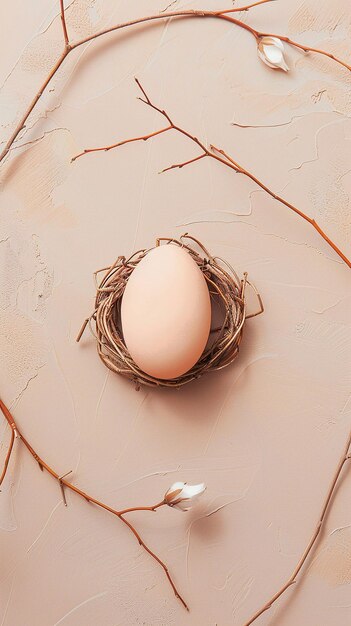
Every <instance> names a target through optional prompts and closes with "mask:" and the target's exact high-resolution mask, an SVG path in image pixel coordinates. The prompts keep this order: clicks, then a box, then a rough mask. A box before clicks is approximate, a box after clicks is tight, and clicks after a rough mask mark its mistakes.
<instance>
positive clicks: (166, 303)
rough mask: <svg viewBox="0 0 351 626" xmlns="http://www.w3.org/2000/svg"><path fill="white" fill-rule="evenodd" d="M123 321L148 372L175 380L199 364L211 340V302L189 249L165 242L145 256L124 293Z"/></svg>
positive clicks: (129, 341) (131, 344) (136, 358)
mask: <svg viewBox="0 0 351 626" xmlns="http://www.w3.org/2000/svg"><path fill="white" fill-rule="evenodd" d="M121 322H122V329H123V336H124V341H125V343H126V346H127V348H128V350H129V352H130V354H131V356H132V358H133V360H134V361H135V363H136V364H137V365H138V366H139V367H140V369H142V370H143V371H144V372H146V373H147V374H150V375H151V376H154V377H155V378H161V379H172V378H177V377H178V376H181V375H182V374H184V373H185V372H187V371H188V370H189V369H191V368H192V367H193V365H195V363H196V362H197V361H198V360H199V358H200V356H201V354H202V352H203V351H204V348H205V346H206V343H207V340H208V336H209V332H210V325H211V302H210V294H209V290H208V287H207V283H206V280H205V278H204V276H203V274H202V272H201V270H200V269H199V267H198V266H197V264H196V263H195V261H194V260H193V259H192V258H191V256H190V254H189V253H188V252H187V251H186V250H185V249H183V248H180V247H179V246H177V245H175V244H167V245H161V246H158V247H156V248H154V249H153V250H151V251H150V252H149V253H148V254H147V255H146V256H145V258H144V259H142V260H141V261H140V263H139V264H138V265H137V266H136V268H135V270H134V271H133V273H132V274H131V275H130V277H129V280H128V283H127V286H126V288H125V291H124V294H123V298H122V304H121Z"/></svg>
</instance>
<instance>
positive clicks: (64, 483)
mask: <svg viewBox="0 0 351 626" xmlns="http://www.w3.org/2000/svg"><path fill="white" fill-rule="evenodd" d="M0 410H1V411H2V413H3V415H4V417H5V419H6V421H7V422H8V424H9V425H10V427H11V433H12V434H11V443H10V447H9V450H8V453H7V456H6V462H5V467H4V470H3V473H2V476H1V480H3V477H4V476H5V474H6V470H7V467H8V463H9V460H10V457H11V452H12V449H13V441H14V438H15V435H16V434H17V436H18V437H19V439H20V441H22V443H23V444H24V446H25V447H26V448H27V450H28V451H29V453H30V454H31V455H32V457H33V458H34V459H35V460H36V462H37V463H38V464H39V467H40V468H41V469H42V470H43V471H46V472H47V473H48V474H50V476H52V478H54V479H55V480H56V481H58V482H59V484H60V488H61V490H62V494H63V501H64V504H65V505H66V506H67V502H66V497H65V494H64V488H67V489H70V490H71V491H73V492H74V493H75V494H77V495H78V496H80V497H81V498H84V500H86V501H87V502H90V503H92V504H95V505H96V506H98V507H100V508H101V509H104V510H105V511H107V512H109V513H112V515H115V516H116V517H118V519H120V520H121V522H123V524H125V525H126V526H127V527H128V528H129V530H131V532H132V533H133V535H134V536H135V537H136V539H137V540H138V542H139V545H140V546H142V548H143V549H144V550H145V551H146V552H147V553H148V554H150V556H151V557H152V558H153V559H154V560H155V561H156V562H157V563H158V564H159V565H160V566H161V567H162V569H163V570H164V572H165V575H166V577H167V579H168V581H169V583H170V585H171V587H172V589H173V592H174V594H175V596H176V597H177V598H178V599H179V600H180V602H181V603H182V604H183V606H184V607H185V608H186V609H187V610H189V607H188V605H187V603H186V602H185V600H184V598H183V597H182V596H181V594H180V593H179V591H178V589H177V587H176V585H175V583H174V581H173V578H172V576H171V574H170V573H169V570H168V568H167V566H166V564H165V563H164V562H163V561H162V560H161V559H160V557H158V556H157V554H155V552H153V551H152V550H151V549H150V548H149V547H148V546H147V545H146V543H145V542H144V540H143V539H142V538H141V536H140V534H139V533H138V531H137V530H136V528H135V527H134V526H133V524H131V522H129V521H128V520H126V519H125V517H124V515H126V514H127V513H131V512H133V511H155V510H156V509H158V508H160V507H161V506H166V504H167V503H166V501H165V500H163V501H162V502H158V503H157V504H155V505H153V506H149V507H147V506H145V507H132V508H129V509H122V510H120V511H119V510H118V509H114V508H112V507H111V506H109V505H108V504H105V503H104V502H101V501H100V500H97V499H96V498H94V497H93V496H90V495H89V494H88V493H86V492H84V491H83V490H82V489H79V487H76V486H75V485H73V484H72V483H70V482H69V481H67V480H66V479H65V476H67V475H68V474H70V473H71V472H67V473H66V474H64V475H63V476H60V475H59V474H58V473H57V472H56V471H55V470H54V469H52V468H51V467H50V465H48V463H46V462H45V461H44V460H43V459H42V458H41V457H40V456H39V455H38V454H37V453H36V452H35V450H34V448H33V447H32V446H31V444H30V443H29V442H28V441H27V439H26V438H25V437H24V436H23V435H22V433H21V431H20V429H19V428H18V426H17V425H16V423H15V420H14V418H13V415H12V413H11V412H10V410H9V409H8V408H7V406H6V405H5V404H4V402H2V400H0ZM0 484H1V483H0Z"/></svg>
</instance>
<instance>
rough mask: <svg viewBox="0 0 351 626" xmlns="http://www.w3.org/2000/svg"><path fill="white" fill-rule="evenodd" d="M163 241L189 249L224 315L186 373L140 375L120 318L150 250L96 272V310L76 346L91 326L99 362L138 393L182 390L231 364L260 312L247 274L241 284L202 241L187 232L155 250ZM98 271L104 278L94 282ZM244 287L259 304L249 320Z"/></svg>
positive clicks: (231, 270) (119, 259)
mask: <svg viewBox="0 0 351 626" xmlns="http://www.w3.org/2000/svg"><path fill="white" fill-rule="evenodd" d="M184 239H190V240H192V241H193V242H195V243H196V244H197V245H198V247H199V248H200V250H201V252H203V253H204V254H205V256H203V255H201V254H200V253H199V252H197V251H196V250H194V249H193V248H192V247H191V246H190V245H189V244H185V243H184ZM161 241H165V242H166V245H167V244H175V245H178V246H180V247H182V248H184V249H185V250H187V252H188V253H189V254H190V256H191V257H192V259H193V260H194V261H195V263H196V264H197V265H198V267H199V269H200V270H201V272H202V273H203V275H204V277H205V279H206V282H207V284H208V288H209V291H210V294H211V298H212V300H217V301H218V303H219V305H220V307H221V310H222V313H223V315H222V319H221V323H220V325H219V326H217V327H215V328H211V333H210V339H209V341H208V343H207V346H206V348H205V350H204V352H203V354H202V355H201V357H200V359H199V360H198V361H197V363H195V365H194V366H193V367H192V368H191V369H190V370H189V371H188V372H186V373H185V374H182V375H181V376H178V377H177V378H173V379H171V380H165V379H160V378H155V377H153V376H150V375H149V374H147V373H145V372H144V371H142V370H141V369H140V368H139V367H138V365H137V364H136V363H135V362H134V361H133V359H132V357H131V355H130V353H129V351H128V349H127V346H126V344H125V342H124V339H123V331H122V326H121V315H120V314H121V301H122V297H123V293H124V290H125V287H126V284H127V282H128V279H129V276H130V275H131V273H132V272H133V271H134V269H135V268H136V266H137V265H138V263H140V261H141V260H142V259H143V258H144V257H145V256H146V255H147V254H148V253H149V252H150V250H152V249H153V248H149V249H147V250H138V251H137V252H135V253H134V254H132V256H131V257H129V259H126V258H125V257H124V256H119V257H118V259H117V260H116V261H115V263H113V265H111V266H110V267H105V268H103V269H101V270H98V271H97V272H95V274H94V276H95V280H96V287H97V292H96V298H95V310H94V312H93V313H92V315H91V316H90V317H89V318H87V319H86V320H85V321H84V323H83V326H82V328H81V331H80V333H79V335H78V337H77V341H79V340H80V339H81V337H82V334H83V332H84V330H85V328H86V326H87V325H88V324H90V327H91V330H92V332H93V334H94V336H95V337H96V341H97V349H98V354H99V356H100V358H101V360H102V361H103V363H104V364H105V365H106V366H107V367H108V368H109V369H110V370H112V371H113V372H116V373H117V374H121V375H122V376H126V377H127V378H130V379H131V380H132V381H134V383H135V385H136V388H137V389H138V388H139V387H140V385H149V386H151V387H155V386H157V387H180V386H182V385H185V384H186V383H188V382H190V381H191V380H194V379H195V378H200V376H202V375H203V374H205V373H206V372H213V371H215V370H219V369H222V368H224V367H226V366H227V365H230V363H232V362H233V361H234V359H235V358H236V356H237V355H238V352H239V346H240V342H241V338H242V334H243V329H244V324H245V321H246V320H247V319H248V318H249V317H254V316H255V315H259V314H260V313H262V312H263V303H262V299H261V297H260V294H259V293H258V291H257V290H256V288H255V287H254V285H252V283H250V281H249V280H248V278H247V273H244V276H243V278H242V279H239V277H238V275H237V274H236V272H235V271H234V269H233V268H232V267H231V266H230V265H229V264H228V263H227V262H226V261H224V260H223V259H220V258H219V257H213V256H212V255H211V254H210V253H209V252H208V250H206V248H205V247H204V246H203V245H202V243H201V242H200V241H198V240H197V239H195V238H194V237H191V236H190V235H188V234H187V233H186V234H185V235H182V237H180V240H177V239H171V238H168V237H161V238H159V239H157V241H156V246H158V245H160V243H161ZM101 272H105V273H104V276H103V278H102V279H101V281H100V282H98V280H97V277H98V275H99V274H100V273H101ZM247 285H250V286H251V287H252V288H253V290H254V292H255V294H256V296H257V299H258V302H259V310H258V311H257V312H256V313H252V314H250V315H248V314H247V313H246V306H245V290H246V287H247Z"/></svg>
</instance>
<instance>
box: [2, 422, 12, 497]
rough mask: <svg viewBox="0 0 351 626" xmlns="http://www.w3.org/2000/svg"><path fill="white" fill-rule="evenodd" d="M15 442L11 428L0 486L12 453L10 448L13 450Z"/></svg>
mask: <svg viewBox="0 0 351 626" xmlns="http://www.w3.org/2000/svg"><path fill="white" fill-rule="evenodd" d="M14 441H15V430H14V429H13V428H11V439H10V444H9V447H8V450H7V454H6V458H5V462H4V467H3V470H2V473H1V476H0V486H1V485H2V483H3V480H4V478H5V476H6V472H7V468H8V466H9V462H10V458H11V453H12V448H13V444H14Z"/></svg>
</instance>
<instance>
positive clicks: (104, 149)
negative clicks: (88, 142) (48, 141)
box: [71, 126, 172, 163]
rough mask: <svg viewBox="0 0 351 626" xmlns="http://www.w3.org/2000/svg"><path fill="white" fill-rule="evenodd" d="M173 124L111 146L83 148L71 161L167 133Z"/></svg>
mask: <svg viewBox="0 0 351 626" xmlns="http://www.w3.org/2000/svg"><path fill="white" fill-rule="evenodd" d="M171 128H172V126H166V128H161V130H156V131H155V132H154V133H150V134H149V135H142V136H141V137H133V138H132V139H125V141H119V142H118V143H113V144H112V145H111V146H104V147H103V148H92V149H91V150H89V148H88V149H87V150H83V152H80V154H76V156H74V157H73V158H72V159H71V163H73V161H76V160H77V159H79V157H81V156H84V154H88V153H89V152H100V151H102V152H108V151H109V150H113V149H114V148H119V147H120V146H124V145H125V144H126V143H132V142H133V141H147V140H148V139H150V138H151V137H155V136H156V135H161V133H165V132H167V131H168V130H171Z"/></svg>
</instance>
